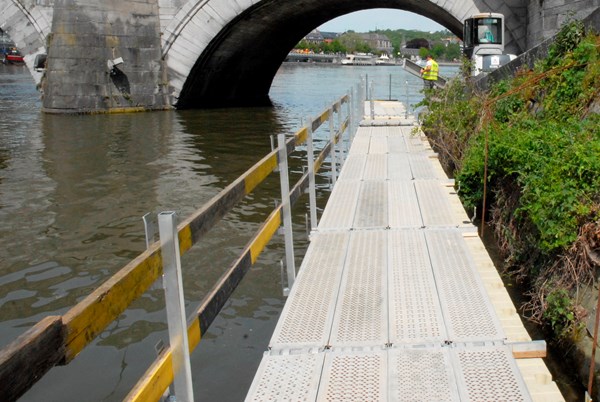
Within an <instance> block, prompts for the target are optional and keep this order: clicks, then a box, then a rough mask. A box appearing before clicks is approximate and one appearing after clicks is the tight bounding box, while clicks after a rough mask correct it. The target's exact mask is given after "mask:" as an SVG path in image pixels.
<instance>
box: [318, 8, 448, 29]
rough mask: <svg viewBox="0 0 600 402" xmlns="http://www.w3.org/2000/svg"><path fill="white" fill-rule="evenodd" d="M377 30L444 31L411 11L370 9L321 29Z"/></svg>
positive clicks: (332, 22) (433, 22)
mask: <svg viewBox="0 0 600 402" xmlns="http://www.w3.org/2000/svg"><path fill="white" fill-rule="evenodd" d="M376 29H392V30H393V29H414V30H418V31H425V32H431V31H442V30H444V29H445V28H444V27H443V26H442V25H440V24H438V23H437V22H435V21H433V20H430V19H429V18H427V17H423V16H421V15H419V14H415V13H411V12H409V11H402V10H395V9H384V8H377V9H370V10H363V11H357V12H354V13H350V14H346V15H342V16H341V17H338V18H335V19H333V20H331V21H328V22H326V23H325V24H323V25H321V26H320V27H319V31H324V32H346V31H348V30H353V31H355V32H369V31H374V30H376Z"/></svg>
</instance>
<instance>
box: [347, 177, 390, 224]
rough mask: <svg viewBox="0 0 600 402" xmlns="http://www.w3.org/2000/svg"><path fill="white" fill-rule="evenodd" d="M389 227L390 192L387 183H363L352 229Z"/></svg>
mask: <svg viewBox="0 0 600 402" xmlns="http://www.w3.org/2000/svg"><path fill="white" fill-rule="evenodd" d="M387 226H388V190H387V183H386V182H385V181H363V182H361V185H360V193H359V196H358V205H357V208H356V214H355V218H354V223H353V225H352V227H354V228H363V229H365V228H385V227H387Z"/></svg>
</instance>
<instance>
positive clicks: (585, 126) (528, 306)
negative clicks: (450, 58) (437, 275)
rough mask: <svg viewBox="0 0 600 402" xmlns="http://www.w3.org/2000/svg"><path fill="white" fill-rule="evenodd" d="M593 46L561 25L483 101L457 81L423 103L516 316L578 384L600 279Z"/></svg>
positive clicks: (597, 75) (599, 68) (598, 72)
mask: <svg viewBox="0 0 600 402" xmlns="http://www.w3.org/2000/svg"><path fill="white" fill-rule="evenodd" d="M599 45H600V39H599V37H598V36H596V35H593V34H588V35H586V34H585V30H584V28H583V24H581V23H577V22H573V23H570V24H568V25H565V27H563V29H562V30H561V32H560V33H559V34H558V35H557V37H556V39H555V42H554V45H552V46H551V48H550V50H549V53H548V57H547V58H546V59H545V60H543V61H538V62H537V63H536V66H535V68H534V69H532V70H530V71H528V70H521V71H518V72H517V74H516V76H515V77H514V78H513V79H509V80H506V81H503V82H500V83H498V84H496V85H495V86H494V87H493V88H491V90H490V91H489V92H486V93H483V94H475V92H473V91H472V88H471V87H470V84H469V82H465V81H460V80H456V81H454V82H452V83H451V84H450V85H449V86H448V88H446V89H445V90H444V92H443V93H439V92H438V93H437V94H436V96H435V97H430V98H428V99H427V100H426V101H425V102H424V104H425V105H426V106H427V107H428V109H429V113H428V114H427V115H426V116H425V117H424V120H423V129H424V131H425V132H426V133H427V135H428V137H429V139H430V141H431V142H432V145H433V147H434V148H435V149H436V150H437V151H438V152H439V154H440V160H441V161H442V162H443V163H444V164H445V168H446V169H447V171H449V172H451V173H452V174H453V175H454V176H455V178H456V182H457V184H458V185H459V195H460V196H461V198H462V201H463V203H464V204H465V207H466V209H467V210H468V211H476V215H477V217H482V216H483V218H484V221H485V222H489V225H490V226H489V228H490V229H491V231H492V232H493V234H494V236H495V239H497V246H498V250H499V255H500V258H501V260H503V262H504V264H503V265H504V267H503V268H502V269H503V271H504V273H505V274H506V275H508V276H510V277H511V278H512V280H514V281H516V282H517V283H518V284H519V286H520V287H522V288H523V289H524V290H523V292H522V294H521V297H522V300H523V301H522V303H521V310H522V313H523V315H524V316H525V317H526V318H528V319H529V320H530V321H531V322H533V323H535V324H537V325H539V326H540V327H541V328H543V329H544V331H545V333H546V334H551V337H552V340H551V342H552V345H553V347H556V348H557V350H558V353H559V355H562V356H564V358H563V362H562V364H566V363H565V362H567V361H570V362H572V364H573V367H572V371H573V372H576V373H577V374H578V377H579V381H580V382H581V384H585V385H587V382H588V374H589V370H590V361H591V351H592V343H593V341H592V339H591V336H590V334H593V332H594V325H595V323H594V318H595V306H596V301H597V297H598V295H597V293H598V291H597V284H596V278H597V270H598V268H600V266H599V265H598V261H599V259H597V258H595V256H596V255H598V253H599V252H600V191H599V189H600V178H599V177H598V174H597V172H598V171H600V130H599V126H600V118H599V117H598V111H600V101H599V93H598V88H599V87H600V64H599V58H600V57H599V50H598V49H599V47H600V46H599ZM434 99H435V100H434ZM484 227H485V226H484ZM596 360H597V361H598V362H597V363H596V368H598V367H600V363H599V362H600V360H599V359H598V358H596ZM595 372H596V374H595V375H594V388H593V393H592V396H594V399H596V398H598V397H600V393H598V386H597V385H598V384H600V382H599V381H598V374H597V372H598V370H595Z"/></svg>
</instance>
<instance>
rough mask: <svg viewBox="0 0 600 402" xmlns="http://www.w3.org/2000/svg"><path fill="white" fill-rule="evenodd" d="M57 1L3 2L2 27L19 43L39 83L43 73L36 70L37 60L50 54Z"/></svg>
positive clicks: (18, 45)
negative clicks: (49, 43)
mask: <svg viewBox="0 0 600 402" xmlns="http://www.w3.org/2000/svg"><path fill="white" fill-rule="evenodd" d="M53 5H54V1H53V0H36V1H31V0H30V1H19V0H0V9H1V10H2V13H0V28H1V29H2V30H3V31H5V32H6V33H7V34H8V35H9V36H10V38H11V39H12V40H13V41H14V42H15V45H16V46H17V47H18V48H19V49H20V50H21V52H22V53H23V55H24V59H25V63H26V64H27V67H28V68H29V70H30V71H31V74H32V75H33V78H34V80H35V82H36V84H37V83H39V82H40V80H41V77H42V74H41V73H40V72H37V71H35V70H34V69H33V64H34V60H35V57H36V56H37V55H38V54H42V53H46V37H47V36H48V34H49V33H50V31H51V27H52V12H53Z"/></svg>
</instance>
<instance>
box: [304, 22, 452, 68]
mask: <svg viewBox="0 0 600 402" xmlns="http://www.w3.org/2000/svg"><path fill="white" fill-rule="evenodd" d="M370 33H377V34H381V35H385V36H387V37H388V39H390V41H391V42H392V46H393V49H394V50H393V54H394V55H398V53H400V51H401V45H402V42H403V41H405V42H408V41H411V40H414V39H425V40H427V41H428V42H429V43H430V45H431V49H426V48H421V49H420V51H421V52H422V57H424V56H425V55H426V54H427V53H431V54H432V55H433V57H434V58H435V59H436V60H447V61H452V60H458V59H460V57H461V51H460V46H459V44H458V43H450V44H448V45H446V44H445V43H444V42H443V39H446V38H449V37H454V34H452V33H451V32H450V31H447V30H445V31H438V32H422V31H414V30H405V29H398V30H389V29H387V30H376V31H371V32H370ZM295 49H299V50H309V51H312V52H314V53H321V52H322V53H354V52H363V53H373V54H377V53H378V52H377V51H376V50H375V49H372V48H371V47H370V46H369V44H368V43H366V42H365V41H364V40H363V39H362V38H361V37H360V34H358V33H356V32H354V31H348V32H345V33H344V34H342V35H340V36H339V37H338V38H337V39H335V40H333V41H331V42H322V43H309V42H308V41H306V40H304V39H303V40H302V41H300V42H299V43H298V44H297V45H296V46H295Z"/></svg>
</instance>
